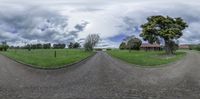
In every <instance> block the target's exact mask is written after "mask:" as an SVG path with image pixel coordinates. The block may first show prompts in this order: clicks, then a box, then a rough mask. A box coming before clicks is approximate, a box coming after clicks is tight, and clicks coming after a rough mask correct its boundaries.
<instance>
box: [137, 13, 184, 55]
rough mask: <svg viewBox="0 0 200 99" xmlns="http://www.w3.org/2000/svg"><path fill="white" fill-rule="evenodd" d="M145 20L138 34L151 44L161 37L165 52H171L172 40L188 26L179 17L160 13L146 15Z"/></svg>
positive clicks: (178, 36) (179, 35)
mask: <svg viewBox="0 0 200 99" xmlns="http://www.w3.org/2000/svg"><path fill="white" fill-rule="evenodd" d="M147 21H148V22H147V23H145V24H143V25H141V28H142V29H143V30H142V33H141V34H140V36H141V37H142V38H143V39H144V40H145V41H148V42H149V43H151V44H152V43H155V42H156V41H159V40H160V39H163V40H164V43H165V51H166V53H167V54H168V55H169V54H173V51H174V48H173V46H174V44H175V43H174V41H175V40H177V39H178V38H180V37H181V36H182V35H183V30H184V29H185V28H186V27H188V25H187V23H186V22H184V20H183V19H182V18H180V17H179V18H172V17H169V16H167V17H165V16H161V15H158V16H151V17H148V18H147ZM172 45H173V46H172Z"/></svg>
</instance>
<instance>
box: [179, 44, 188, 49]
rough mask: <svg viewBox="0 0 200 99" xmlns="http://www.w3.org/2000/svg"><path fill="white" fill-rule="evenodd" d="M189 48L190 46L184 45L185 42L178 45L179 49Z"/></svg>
mask: <svg viewBox="0 0 200 99" xmlns="http://www.w3.org/2000/svg"><path fill="white" fill-rule="evenodd" d="M189 48H190V47H189V45H186V44H184V45H179V49H189Z"/></svg>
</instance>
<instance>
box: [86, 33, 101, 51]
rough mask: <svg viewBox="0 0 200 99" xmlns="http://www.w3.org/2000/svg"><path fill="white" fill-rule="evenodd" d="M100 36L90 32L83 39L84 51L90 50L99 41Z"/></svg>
mask: <svg viewBox="0 0 200 99" xmlns="http://www.w3.org/2000/svg"><path fill="white" fill-rule="evenodd" d="M99 40H100V36H99V35H98V34H90V35H88V36H87V38H86V39H85V44H84V48H85V50H86V51H92V50H93V48H94V46H96V44H97V43H98V42H99Z"/></svg>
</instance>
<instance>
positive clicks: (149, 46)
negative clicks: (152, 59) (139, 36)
mask: <svg viewBox="0 0 200 99" xmlns="http://www.w3.org/2000/svg"><path fill="white" fill-rule="evenodd" d="M140 49H141V50H145V51H161V50H162V49H163V48H162V46H161V45H159V44H149V43H143V44H142V45H141V46H140Z"/></svg>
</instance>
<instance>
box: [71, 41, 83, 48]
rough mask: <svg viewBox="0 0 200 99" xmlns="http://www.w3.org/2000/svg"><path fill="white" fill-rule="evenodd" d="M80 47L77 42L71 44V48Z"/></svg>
mask: <svg viewBox="0 0 200 99" xmlns="http://www.w3.org/2000/svg"><path fill="white" fill-rule="evenodd" d="M80 47H81V45H80V44H79V43H78V42H76V43H74V44H73V48H80Z"/></svg>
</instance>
